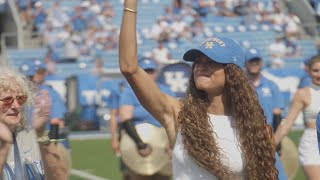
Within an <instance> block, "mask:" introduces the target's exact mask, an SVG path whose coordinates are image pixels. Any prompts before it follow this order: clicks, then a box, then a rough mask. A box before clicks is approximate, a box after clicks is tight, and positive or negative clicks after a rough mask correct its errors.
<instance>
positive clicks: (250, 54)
mask: <svg viewBox="0 0 320 180" xmlns="http://www.w3.org/2000/svg"><path fill="white" fill-rule="evenodd" d="M252 59H260V60H262V56H261V55H260V53H259V51H258V50H257V49H255V48H250V49H248V50H247V51H246V61H250V60H252Z"/></svg>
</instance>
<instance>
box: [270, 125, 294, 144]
mask: <svg viewBox="0 0 320 180" xmlns="http://www.w3.org/2000/svg"><path fill="white" fill-rule="evenodd" d="M290 129H291V126H288V125H280V126H279V127H278V129H277V130H276V132H275V133H274V138H275V141H276V144H277V145H278V144H279V143H280V142H281V140H282V139H283V138H284V137H285V136H286V135H287V134H288V133H289V131H290Z"/></svg>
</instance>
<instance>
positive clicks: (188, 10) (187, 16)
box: [181, 3, 199, 24]
mask: <svg viewBox="0 0 320 180" xmlns="http://www.w3.org/2000/svg"><path fill="white" fill-rule="evenodd" d="M181 16H182V20H183V21H184V22H186V23H187V24H191V23H192V22H193V21H194V19H195V17H197V16H199V15H198V14H197V12H196V11H195V10H194V9H193V8H192V5H191V4H189V3H187V4H186V5H185V6H184V7H183V9H182V10H181Z"/></svg>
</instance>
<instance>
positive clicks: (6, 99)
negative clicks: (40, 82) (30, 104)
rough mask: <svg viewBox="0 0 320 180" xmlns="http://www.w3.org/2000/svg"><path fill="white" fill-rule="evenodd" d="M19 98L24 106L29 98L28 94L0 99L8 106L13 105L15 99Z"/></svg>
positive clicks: (19, 102) (18, 100)
mask: <svg viewBox="0 0 320 180" xmlns="http://www.w3.org/2000/svg"><path fill="white" fill-rule="evenodd" d="M15 99H16V100H17V102H18V104H19V105H20V106H22V105H23V104H24V103H25V102H26V101H27V99H28V96H16V97H6V98H4V99H1V100H0V101H2V102H3V106H4V107H6V108H8V107H11V105H12V103H13V101H14V100H15Z"/></svg>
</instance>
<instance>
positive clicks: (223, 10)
mask: <svg viewBox="0 0 320 180" xmlns="http://www.w3.org/2000/svg"><path fill="white" fill-rule="evenodd" d="M217 7H218V15H219V16H226V17H235V16H237V15H236V14H235V13H234V12H233V9H229V8H228V7H227V3H226V2H225V1H219V2H217Z"/></svg>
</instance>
